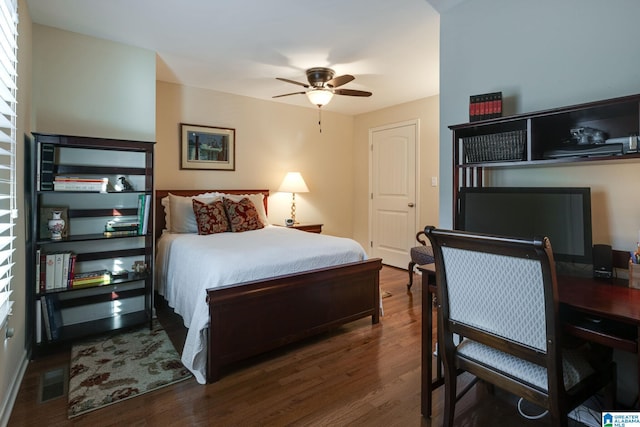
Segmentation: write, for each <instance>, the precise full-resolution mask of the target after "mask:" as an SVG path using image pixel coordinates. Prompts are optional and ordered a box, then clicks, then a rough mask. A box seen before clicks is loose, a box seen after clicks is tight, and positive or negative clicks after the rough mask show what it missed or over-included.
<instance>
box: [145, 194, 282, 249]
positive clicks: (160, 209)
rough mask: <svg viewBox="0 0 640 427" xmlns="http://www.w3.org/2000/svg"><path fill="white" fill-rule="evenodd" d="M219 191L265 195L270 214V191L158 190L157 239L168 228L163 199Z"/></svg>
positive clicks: (156, 209)
mask: <svg viewBox="0 0 640 427" xmlns="http://www.w3.org/2000/svg"><path fill="white" fill-rule="evenodd" d="M214 191H217V192H218V193H227V194H257V193H262V194H264V211H265V212H266V213H269V210H268V209H267V199H268V198H269V190H156V191H155V197H154V203H153V206H154V216H155V223H154V224H155V225H154V231H155V239H156V240H157V239H158V237H160V235H161V234H162V230H164V229H165V228H166V224H165V220H164V206H162V198H163V197H166V196H168V195H169V193H171V194H173V195H176V196H185V197H187V196H195V195H198V194H202V193H211V192H214Z"/></svg>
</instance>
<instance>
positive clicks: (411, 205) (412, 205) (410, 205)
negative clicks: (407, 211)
mask: <svg viewBox="0 0 640 427" xmlns="http://www.w3.org/2000/svg"><path fill="white" fill-rule="evenodd" d="M407 206H409V207H410V208H412V207H414V206H415V205H414V204H413V203H409V204H408V205H407Z"/></svg>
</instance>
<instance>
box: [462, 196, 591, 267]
mask: <svg viewBox="0 0 640 427" xmlns="http://www.w3.org/2000/svg"><path fill="white" fill-rule="evenodd" d="M459 197H460V198H459V216H458V221H457V228H458V229H460V230H464V231H471V232H476V233H487V234H495V235H501V236H508V237H520V238H528V239H531V238H533V237H544V236H546V237H548V238H549V240H550V241H551V248H552V249H553V257H554V259H555V260H557V261H565V262H574V263H582V264H591V263H592V256H591V252H592V250H591V248H592V241H591V191H590V189H589V188H585V187H571V188H568V187H472V188H461V189H460V192H459Z"/></svg>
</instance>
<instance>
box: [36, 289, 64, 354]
mask: <svg viewBox="0 0 640 427" xmlns="http://www.w3.org/2000/svg"><path fill="white" fill-rule="evenodd" d="M39 303H40V304H39V305H40V310H42V323H44V332H45V334H46V337H47V339H48V340H49V341H55V340H57V339H59V338H60V329H61V328H62V326H63V325H62V313H61V311H60V300H59V299H58V296H57V295H56V294H51V295H42V296H41V297H40V301H39ZM36 308H37V307H36ZM40 335H41V332H40V333H38V336H37V337H36V339H37V340H38V342H40Z"/></svg>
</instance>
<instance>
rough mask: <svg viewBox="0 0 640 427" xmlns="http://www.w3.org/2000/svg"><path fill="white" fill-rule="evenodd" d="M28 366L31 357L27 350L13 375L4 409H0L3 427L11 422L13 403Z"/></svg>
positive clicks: (0, 422)
mask: <svg viewBox="0 0 640 427" xmlns="http://www.w3.org/2000/svg"><path fill="white" fill-rule="evenodd" d="M27 366H29V358H28V357H27V352H26V351H25V352H24V353H23V355H22V362H21V363H20V368H19V369H18V370H17V371H16V374H15V375H14V377H13V381H12V382H11V386H10V390H8V393H7V395H6V399H5V401H4V402H2V407H1V408H2V410H1V411H0V426H2V427H6V426H7V425H8V424H9V418H11V411H12V410H13V405H14V404H15V402H16V398H17V397H18V392H19V391H20V384H22V379H23V378H24V374H25V372H27Z"/></svg>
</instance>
